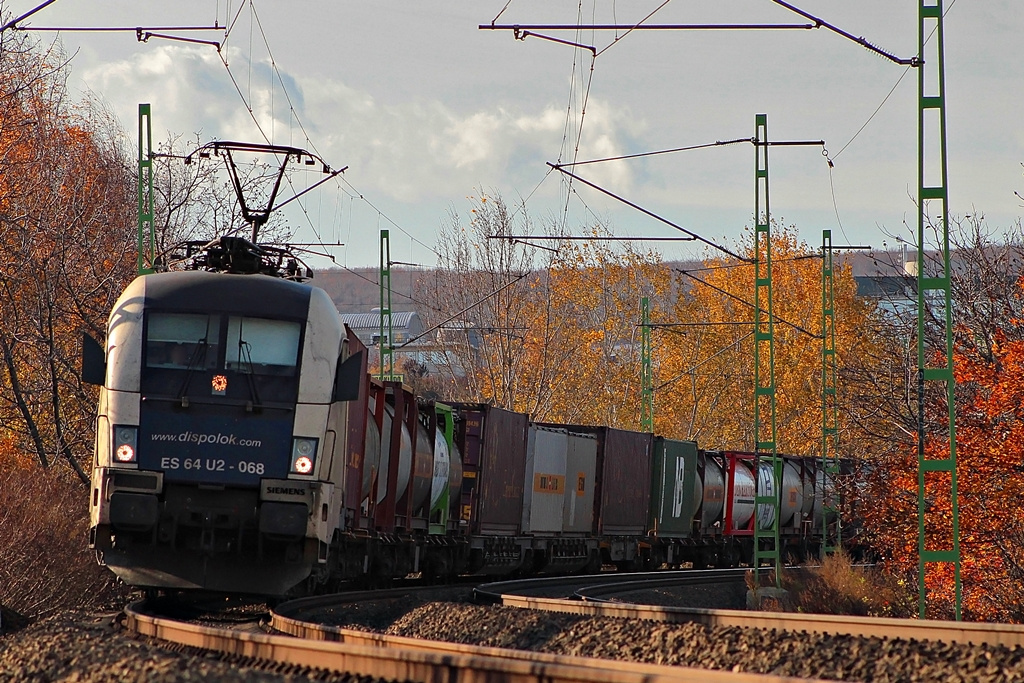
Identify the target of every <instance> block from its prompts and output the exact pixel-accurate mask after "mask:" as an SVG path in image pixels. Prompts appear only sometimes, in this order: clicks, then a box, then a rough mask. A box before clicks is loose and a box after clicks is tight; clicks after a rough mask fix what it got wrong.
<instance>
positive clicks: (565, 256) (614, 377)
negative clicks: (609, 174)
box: [427, 195, 668, 428]
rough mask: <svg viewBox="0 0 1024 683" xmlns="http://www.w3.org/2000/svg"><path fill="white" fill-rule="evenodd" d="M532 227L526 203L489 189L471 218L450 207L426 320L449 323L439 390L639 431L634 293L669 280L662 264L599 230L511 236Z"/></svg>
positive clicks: (540, 415) (540, 414)
mask: <svg viewBox="0 0 1024 683" xmlns="http://www.w3.org/2000/svg"><path fill="white" fill-rule="evenodd" d="M531 230H532V225H531V222H530V219H529V216H528V215H527V214H526V212H525V210H524V209H523V208H522V207H520V208H519V209H516V210H510V209H509V207H508V206H507V205H506V204H505V203H504V201H503V200H502V199H501V197H500V196H496V195H495V196H481V197H479V198H476V199H473V200H472V208H471V210H470V218H469V220H468V222H466V221H463V220H462V219H461V218H460V217H459V216H458V215H457V214H453V215H452V220H451V223H450V225H449V226H448V227H447V228H446V229H445V230H444V231H443V234H442V236H441V240H440V242H439V251H440V253H441V259H440V263H439V268H438V270H437V272H436V286H435V287H434V289H433V291H432V292H431V293H430V298H431V301H432V305H433V308H434V309H435V310H434V312H432V313H430V314H429V315H428V320H427V322H428V324H430V323H431V322H442V321H445V320H447V322H446V323H445V324H444V325H443V326H442V327H443V328H445V329H444V332H445V333H444V334H442V335H441V338H443V339H445V341H446V342H447V344H446V345H445V348H444V350H443V351H439V353H438V358H437V359H436V360H437V361H438V366H439V374H441V375H443V376H446V377H447V378H448V380H449V381H448V383H447V386H446V387H445V389H443V390H440V391H439V392H438V393H440V394H441V395H443V396H445V397H449V398H454V399H455V400H464V401H480V402H493V403H494V404H495V405H499V406H502V407H505V408H508V409H511V410H517V411H521V412H525V413H529V414H530V415H532V416H533V418H534V419H536V420H541V421H544V420H547V421H557V422H563V423H581V424H606V425H611V426H618V427H628V428H638V426H639V410H638V406H639V388H640V385H639V375H640V370H639V367H640V366H639V341H640V332H639V329H638V327H637V326H638V323H639V317H640V316H639V302H640V297H641V296H644V295H652V296H653V295H656V294H657V293H658V292H659V291H660V290H661V289H663V288H664V283H665V282H666V281H667V279H668V278H666V277H665V272H664V269H663V268H662V266H661V265H660V262H659V260H658V259H657V257H656V256H655V255H653V254H650V253H641V252H639V251H637V250H635V249H633V248H631V247H630V246H628V245H626V246H624V248H623V249H622V250H621V251H612V250H611V249H609V248H607V246H606V244H605V243H603V242H602V241H601V240H600V237H602V236H603V235H604V234H606V231H605V230H604V229H603V228H601V227H597V228H594V229H593V235H594V240H593V241H589V240H585V241H575V240H574V241H570V240H562V241H559V240H551V241H546V242H545V243H544V245H545V246H544V248H538V247H536V246H531V245H530V244H523V243H522V242H523V240H519V241H516V240H510V239H508V238H509V237H510V236H517V235H518V236H523V235H529V234H531ZM548 245H550V246H548ZM449 318H450V320H449Z"/></svg>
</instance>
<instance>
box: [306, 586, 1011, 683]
mask: <svg viewBox="0 0 1024 683" xmlns="http://www.w3.org/2000/svg"><path fill="white" fill-rule="evenodd" d="M444 599H445V600H448V601H445V602H441V601H435V602H424V601H423V600H421V599H419V598H416V597H413V596H409V597H407V598H401V599H398V600H391V601H387V602H382V603H379V604H376V605H354V606H349V607H345V608H339V609H337V610H334V611H333V613H332V614H329V615H328V614H325V615H323V618H322V621H324V622H326V623H330V624H334V625H336V626H341V627H348V628H357V629H369V630H375V631H381V632H384V633H388V634H391V635H398V636H407V637H412V638H425V639H431V640H446V641H450V642H456V643H464V644H471V645H484V646H488V647H505V648H516V649H523V650H533V651H537V652H547V653H552V654H564V655H575V656H581V657H604V658H607V659H621V660H630V661H637V662H645V663H650V664H664V665H680V666H693V667H702V668H710V669H724V670H731V671H747V672H754V673H770V674H776V675H786V676H798V677H803V678H825V679H835V680H849V681H880V682H888V681H892V682H896V681H899V682H903V681H973V682H978V683H989V682H996V681H1024V648H1013V649H1011V648H1007V647H1003V646H974V645H960V644H945V643H938V642H922V641H914V640H894V639H884V638H856V637H849V636H834V635H823V634H806V633H801V634H792V633H788V632H782V631H775V630H760V629H743V628H738V627H721V626H716V627H710V626H704V625H702V624H665V623H659V622H650V621H643V620H638V619H618V618H611V617H585V616H578V615H572V614H558V613H550V612H538V611H532V610H523V609H517V608H514V607H497V606H481V605H474V604H470V602H469V596H468V593H466V594H464V595H463V596H461V597H459V596H456V595H454V594H452V595H445V596H444ZM674 601H675V600H671V599H668V600H665V602H674Z"/></svg>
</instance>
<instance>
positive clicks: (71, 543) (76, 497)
mask: <svg viewBox="0 0 1024 683" xmlns="http://www.w3.org/2000/svg"><path fill="white" fill-rule="evenodd" d="M88 491H89V490H88V488H87V487H85V486H83V484H82V482H81V481H80V480H79V479H78V478H77V477H76V476H75V475H74V474H73V473H71V472H70V471H69V470H67V469H66V468H62V467H59V466H55V467H51V468H48V469H42V468H40V467H38V466H35V465H28V466H26V465H24V464H23V463H19V462H18V460H16V459H14V458H6V457H5V458H0V604H2V605H3V606H4V607H5V608H6V609H7V610H8V615H5V616H7V617H8V619H5V622H8V621H9V620H10V619H9V617H10V612H16V613H19V614H21V615H23V616H24V617H29V618H37V617H42V616H46V615H48V614H52V613H53V612H57V611H60V610H64V609H75V608H78V609H96V608H100V607H103V606H104V605H109V604H110V603H111V602H112V601H113V600H115V599H118V598H121V597H123V596H124V595H126V591H125V590H124V589H123V588H119V587H118V586H117V583H116V580H115V578H114V575H113V574H112V573H111V572H110V571H109V570H107V569H106V568H104V567H101V566H99V565H98V564H97V562H96V558H95V555H94V553H93V551H91V550H89V548H88V545H87V544H88V540H87V534H88V528H89V511H88V502H89V501H88Z"/></svg>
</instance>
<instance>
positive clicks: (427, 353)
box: [341, 308, 481, 376]
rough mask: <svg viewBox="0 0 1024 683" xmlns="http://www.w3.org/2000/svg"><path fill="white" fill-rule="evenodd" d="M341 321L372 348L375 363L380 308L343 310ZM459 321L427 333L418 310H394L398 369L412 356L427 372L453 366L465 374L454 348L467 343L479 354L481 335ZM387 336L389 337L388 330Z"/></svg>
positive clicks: (456, 373)
mask: <svg viewBox="0 0 1024 683" xmlns="http://www.w3.org/2000/svg"><path fill="white" fill-rule="evenodd" d="M341 320H342V322H343V323H345V324H346V325H348V327H349V328H350V329H351V330H352V331H353V332H355V334H356V336H357V337H359V341H361V342H363V343H364V344H366V346H367V347H368V348H369V349H370V362H371V365H372V364H374V363H375V362H376V361H377V355H376V354H377V347H378V345H379V342H380V329H381V315H380V309H376V308H375V309H373V310H372V311H371V312H369V313H342V314H341ZM460 324H461V323H459V322H457V321H456V322H452V321H450V322H448V323H447V324H446V325H444V326H442V327H440V328H438V329H436V330H431V332H430V333H425V332H426V328H425V327H424V326H423V321H422V320H420V316H419V314H418V313H416V312H414V311H403V312H392V313H391V333H392V335H393V337H394V339H393V340H392V342H391V344H392V345H393V346H395V347H401V348H396V349H395V352H394V359H395V371H396V372H401V367H402V363H403V362H405V361H406V360H410V359H411V360H414V361H416V362H417V363H419V364H420V365H422V366H424V367H425V368H426V370H427V372H432V373H436V372H438V371H439V370H441V369H442V368H443V369H445V370H447V369H448V368H451V370H452V371H453V372H454V373H455V375H456V376H464V375H465V374H466V373H465V370H464V369H463V368H462V367H460V365H459V360H458V358H459V356H458V354H456V353H454V350H455V349H456V347H459V346H468V348H469V349H470V352H471V353H476V351H477V349H479V348H480V341H481V336H480V332H479V331H478V330H476V329H475V328H466V329H464V328H462V327H459V325H460ZM384 335H385V337H386V336H387V330H385V332H384ZM386 342H387V340H385V343H386ZM403 345H404V346H403Z"/></svg>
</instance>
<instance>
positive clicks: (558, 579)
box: [473, 568, 747, 602]
mask: <svg viewBox="0 0 1024 683" xmlns="http://www.w3.org/2000/svg"><path fill="white" fill-rule="evenodd" d="M746 572H747V569H745V568H743V569H685V570H681V571H667V572H628V573H622V574H589V575H582V576H581V575H577V576H552V577H542V578H533V579H517V580H512V581H497V582H494V583H485V584H481V585H479V586H477V587H476V588H475V589H474V591H473V593H474V594H475V595H476V597H477V598H478V599H481V600H489V601H492V602H502V601H503V600H504V599H505V598H507V597H510V596H512V595H515V594H518V595H519V597H528V596H527V595H525V594H524V593H523V591H529V592H530V593H534V592H537V591H550V590H554V589H561V588H572V591H569V594H570V595H571V594H573V593H575V592H576V591H577V589H580V587H581V586H586V587H588V588H593V589H595V590H597V587H598V586H601V587H604V586H607V587H609V590H608V591H606V592H615V590H616V589H615V588H612V587H614V586H621V585H623V584H631V583H637V584H641V585H643V586H645V587H656V586H686V585H690V586H693V585H699V584H705V583H728V582H734V581H742V580H743V577H744V576H746ZM581 590H582V589H581ZM632 590H639V589H636V588H634V589H632ZM566 597H569V596H568V595H567V596H566Z"/></svg>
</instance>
